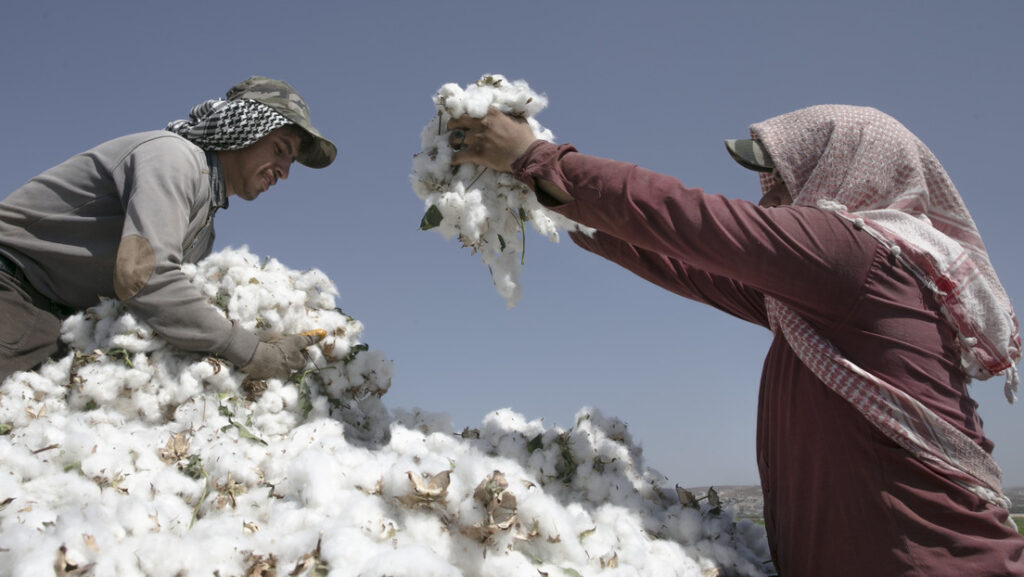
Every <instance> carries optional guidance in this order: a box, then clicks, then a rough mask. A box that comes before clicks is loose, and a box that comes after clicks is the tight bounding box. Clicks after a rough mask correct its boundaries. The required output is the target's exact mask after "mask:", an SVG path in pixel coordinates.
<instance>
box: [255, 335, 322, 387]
mask: <svg viewBox="0 0 1024 577" xmlns="http://www.w3.org/2000/svg"><path fill="white" fill-rule="evenodd" d="M326 336H327V331H324V330H323V329H315V330H312V331H306V332H304V333H299V334H297V335H289V336H285V337H278V338H276V339H271V340H269V341H264V342H261V343H259V344H258V345H256V354H254V355H253V356H252V360H251V361H249V364H247V365H245V366H244V367H242V372H243V373H245V374H246V375H247V376H248V377H249V378H250V379H282V380H283V379H287V378H288V377H289V376H291V374H292V372H293V371H297V370H299V369H301V368H302V367H304V366H306V357H305V355H303V354H302V353H303V349H305V348H306V347H308V346H310V345H313V344H316V343H318V342H320V341H321V340H323V338H324V337H326Z"/></svg>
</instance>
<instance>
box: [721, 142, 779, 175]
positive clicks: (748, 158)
mask: <svg viewBox="0 0 1024 577" xmlns="http://www.w3.org/2000/svg"><path fill="white" fill-rule="evenodd" d="M725 149H726V150H728V151H729V155H730V156H732V159H733V160H735V161H736V162H737V163H739V165H740V166H742V167H743V168H746V169H749V170H756V171H757V172H771V171H773V170H775V163H774V162H772V157H771V156H770V155H769V154H768V150H767V149H766V148H765V147H764V145H763V144H761V143H760V142H758V141H757V140H753V139H749V138H748V139H738V140H726V141H725Z"/></svg>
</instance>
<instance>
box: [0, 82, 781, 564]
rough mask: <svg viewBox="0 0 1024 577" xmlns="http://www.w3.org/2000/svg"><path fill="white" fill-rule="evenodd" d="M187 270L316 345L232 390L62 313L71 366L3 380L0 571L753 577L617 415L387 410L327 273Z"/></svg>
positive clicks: (385, 372)
mask: <svg viewBox="0 0 1024 577" xmlns="http://www.w3.org/2000/svg"><path fill="white" fill-rule="evenodd" d="M480 88H481V89H480V90H478V91H475V92H474V94H475V96H474V97H473V99H472V100H471V101H469V102H467V104H466V105H467V106H468V107H470V108H473V109H474V110H476V109H477V108H478V107H480V106H482V104H481V103H482V102H485V101H486V98H483V96H481V95H486V94H487V93H488V90H489V89H488V88H487V87H486V86H482V87H480ZM517 90H521V92H520V93H517V94H519V95H518V96H516V98H518V100H517V102H519V103H520V104H524V103H525V102H526V100H527V99H528V97H524V96H523V95H524V94H526V92H525V89H523V88H522V87H519V88H517ZM529 104H530V105H531V106H536V105H535V104H534V103H529ZM186 274H187V276H188V277H189V278H190V280H191V282H192V283H193V284H195V285H196V286H197V287H198V288H199V289H200V291H201V292H202V293H203V294H205V295H207V296H208V297H209V299H210V302H212V303H214V304H215V306H217V307H218V308H219V309H220V310H221V312H222V313H223V314H224V315H225V316H227V317H228V318H231V319H232V320H235V321H237V322H239V323H241V324H243V325H245V326H251V327H253V328H254V330H256V331H257V332H259V333H260V334H261V335H263V336H265V337H270V336H276V335H281V334H291V333H296V332H300V331H305V330H310V329H314V328H320V329H323V330H325V331H326V332H327V333H328V337H327V339H325V340H324V341H322V342H321V343H319V344H317V345H315V346H314V347H311V349H310V350H309V359H310V363H309V364H308V365H307V367H306V369H305V370H303V371H301V372H300V373H298V374H297V376H296V378H294V379H292V380H289V381H280V380H270V381H267V382H249V381H246V380H245V378H244V375H243V374H242V373H240V372H239V371H238V370H237V369H236V368H235V367H232V366H231V365H230V364H229V363H227V362H226V361H223V360H220V359H217V358H214V357H206V356H203V355H199V354H194V353H185V352H181V351H178V350H176V349H175V348H174V347H172V346H170V345H168V344H166V343H164V342H163V341H161V339H160V338H159V337H158V336H156V335H155V334H153V333H152V331H151V330H150V329H149V328H148V327H147V326H145V324H143V323H140V322H138V321H137V320H136V319H133V318H131V317H130V316H128V315H127V313H125V312H124V311H123V307H122V306H121V305H120V304H119V303H118V302H117V301H104V302H103V303H101V304H100V305H98V306H97V307H95V308H93V309H90V310H88V311H85V312H83V313H80V314H77V315H75V316H73V317H71V318H69V319H68V320H67V321H66V322H65V324H64V327H63V331H62V334H63V338H64V339H65V341H66V342H67V344H68V346H69V348H70V351H69V353H68V355H67V356H66V357H64V358H61V359H56V360H54V361H51V362H49V363H47V364H45V365H44V366H43V367H41V368H40V369H39V370H38V371H35V372H23V373H17V374H15V375H12V376H11V377H10V378H8V379H7V380H6V381H5V382H4V383H2V385H0V577H12V576H22V575H24V576H26V577H27V576H31V577H39V576H43V577H48V576H56V575H72V574H87V575H94V576H95V577H108V576H111V577H113V576H117V577H136V576H138V577H163V576H167V577H179V576H192V575H196V576H199V575H202V576H208V575H213V574H219V575H222V576H228V575H231V576H236V575H237V576H249V575H252V576H255V575H270V574H277V575H295V576H313V575H326V574H330V575H345V576H353V577H355V576H360V575H362V576H366V577H382V576H383V575H392V576H398V575H409V576H412V575H415V576H417V577H422V576H430V575H434V576H443V577H447V576H456V575H460V576H461V575H504V574H522V575H532V574H548V575H580V576H591V575H601V576H604V577H607V576H609V575H615V576H637V575H644V576H645V577H646V576H649V575H672V576H680V575H682V576H692V577H704V576H705V575H710V574H714V571H722V574H729V575H746V576H757V575H761V569H762V567H763V565H762V561H764V560H765V559H767V557H768V553H767V547H766V546H765V542H764V533H763V530H761V529H760V528H758V527H756V526H754V525H752V524H751V523H750V522H747V521H743V522H740V523H737V522H736V521H735V520H734V519H733V518H732V516H731V514H730V513H729V512H728V511H725V512H719V511H717V510H712V509H710V508H709V507H707V506H706V505H705V506H704V507H703V508H688V507H683V506H682V505H681V504H680V501H679V499H678V497H677V495H676V493H675V491H674V489H670V488H668V487H666V486H663V485H662V482H663V479H662V478H661V476H660V475H658V474H657V473H656V472H654V471H650V470H647V469H646V468H644V465H643V459H642V453H641V450H640V447H639V446H638V445H637V444H635V443H634V442H633V439H632V438H631V436H630V434H629V431H628V430H627V428H626V425H625V423H623V422H621V421H620V420H618V419H615V418H613V417H606V416H604V415H602V414H601V413H600V412H599V411H596V410H592V409H582V410H581V411H580V412H579V413H578V414H577V415H576V417H575V420H574V421H573V422H574V426H573V427H571V428H569V429H562V428H559V427H546V426H545V425H544V424H543V422H542V421H541V420H540V419H534V420H528V419H526V418H525V417H524V416H523V415H521V414H518V413H516V412H514V411H511V410H509V409H499V410H496V411H493V412H491V413H489V414H488V415H486V416H485V417H484V418H483V422H482V423H481V425H480V426H479V428H466V429H463V430H462V431H461V432H456V427H455V426H454V425H453V423H452V420H451V417H450V416H449V415H446V414H429V413H425V412H423V411H421V410H419V409H396V410H394V411H393V412H392V411H390V410H388V408H387V407H386V406H385V405H384V404H383V401H382V397H383V396H384V395H385V394H386V393H387V392H388V389H389V388H390V386H391V375H392V372H393V371H392V364H391V362H390V361H389V360H388V359H387V357H386V356H385V355H384V354H383V353H382V352H380V351H377V350H374V349H370V348H369V347H368V346H367V345H365V344H363V343H362V342H360V336H361V333H362V330H363V325H362V323H360V322H359V321H357V320H355V319H352V318H350V317H348V316H347V315H345V314H344V313H342V312H341V311H340V310H339V309H337V308H336V305H335V296H336V295H337V294H338V292H337V289H336V288H335V287H334V285H333V284H332V283H331V281H330V280H329V279H328V278H327V277H326V276H325V275H323V273H321V272H319V271H293V270H289V269H288V268H286V267H284V266H283V265H282V264H281V263H279V262H277V261H274V260H272V259H264V260H261V259H259V258H257V257H256V256H254V255H252V254H250V253H248V252H247V251H246V250H245V249H240V250H234V249H227V250H225V251H222V252H219V253H216V254H214V255H211V256H210V258H208V259H206V260H204V261H203V262H201V263H199V264H198V265H190V266H189V267H186ZM408 386H415V384H414V383H411V384H410V385H408Z"/></svg>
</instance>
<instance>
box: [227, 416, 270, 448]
mask: <svg viewBox="0 0 1024 577" xmlns="http://www.w3.org/2000/svg"><path fill="white" fill-rule="evenodd" d="M231 427H234V428H236V429H238V436H239V437H240V438H242V439H249V440H250V441H253V442H256V443H259V444H261V445H266V444H267V442H266V441H264V440H263V439H261V438H259V437H257V436H256V435H254V434H252V433H250V432H249V429H246V428H245V427H244V426H243V425H242V424H241V423H238V422H236V421H229V422H228V424H227V425H224V426H223V427H221V428H220V430H221V431H226V430H228V429H230V428H231Z"/></svg>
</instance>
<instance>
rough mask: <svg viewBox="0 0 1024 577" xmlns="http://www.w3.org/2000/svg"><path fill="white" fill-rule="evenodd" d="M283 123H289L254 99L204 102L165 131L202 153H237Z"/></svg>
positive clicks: (171, 123)
mask: <svg viewBox="0 0 1024 577" xmlns="http://www.w3.org/2000/svg"><path fill="white" fill-rule="evenodd" d="M286 124H292V122H291V121H290V120H288V119H287V118H285V117H284V116H281V115H280V114H279V113H278V112H277V111H275V110H274V109H273V108H270V107H269V106H267V105H265V104H261V103H259V102H256V101H255V100H207V101H206V102H203V103H201V104H197V105H195V106H193V107H192V110H191V111H190V112H189V118H188V120H175V121H174V122H169V123H168V124H167V130H169V131H171V132H174V133H176V134H179V135H181V136H183V137H185V138H187V139H188V140H190V141H191V142H192V143H194V144H195V145H196V146H199V147H200V148H203V149H204V150H238V149H240V148H245V147H247V146H249V145H251V144H253V143H255V142H256V141H257V140H259V139H261V138H263V137H264V136H266V135H268V134H270V132H271V131H272V130H274V129H275V128H280V127H282V126H284V125H286Z"/></svg>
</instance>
